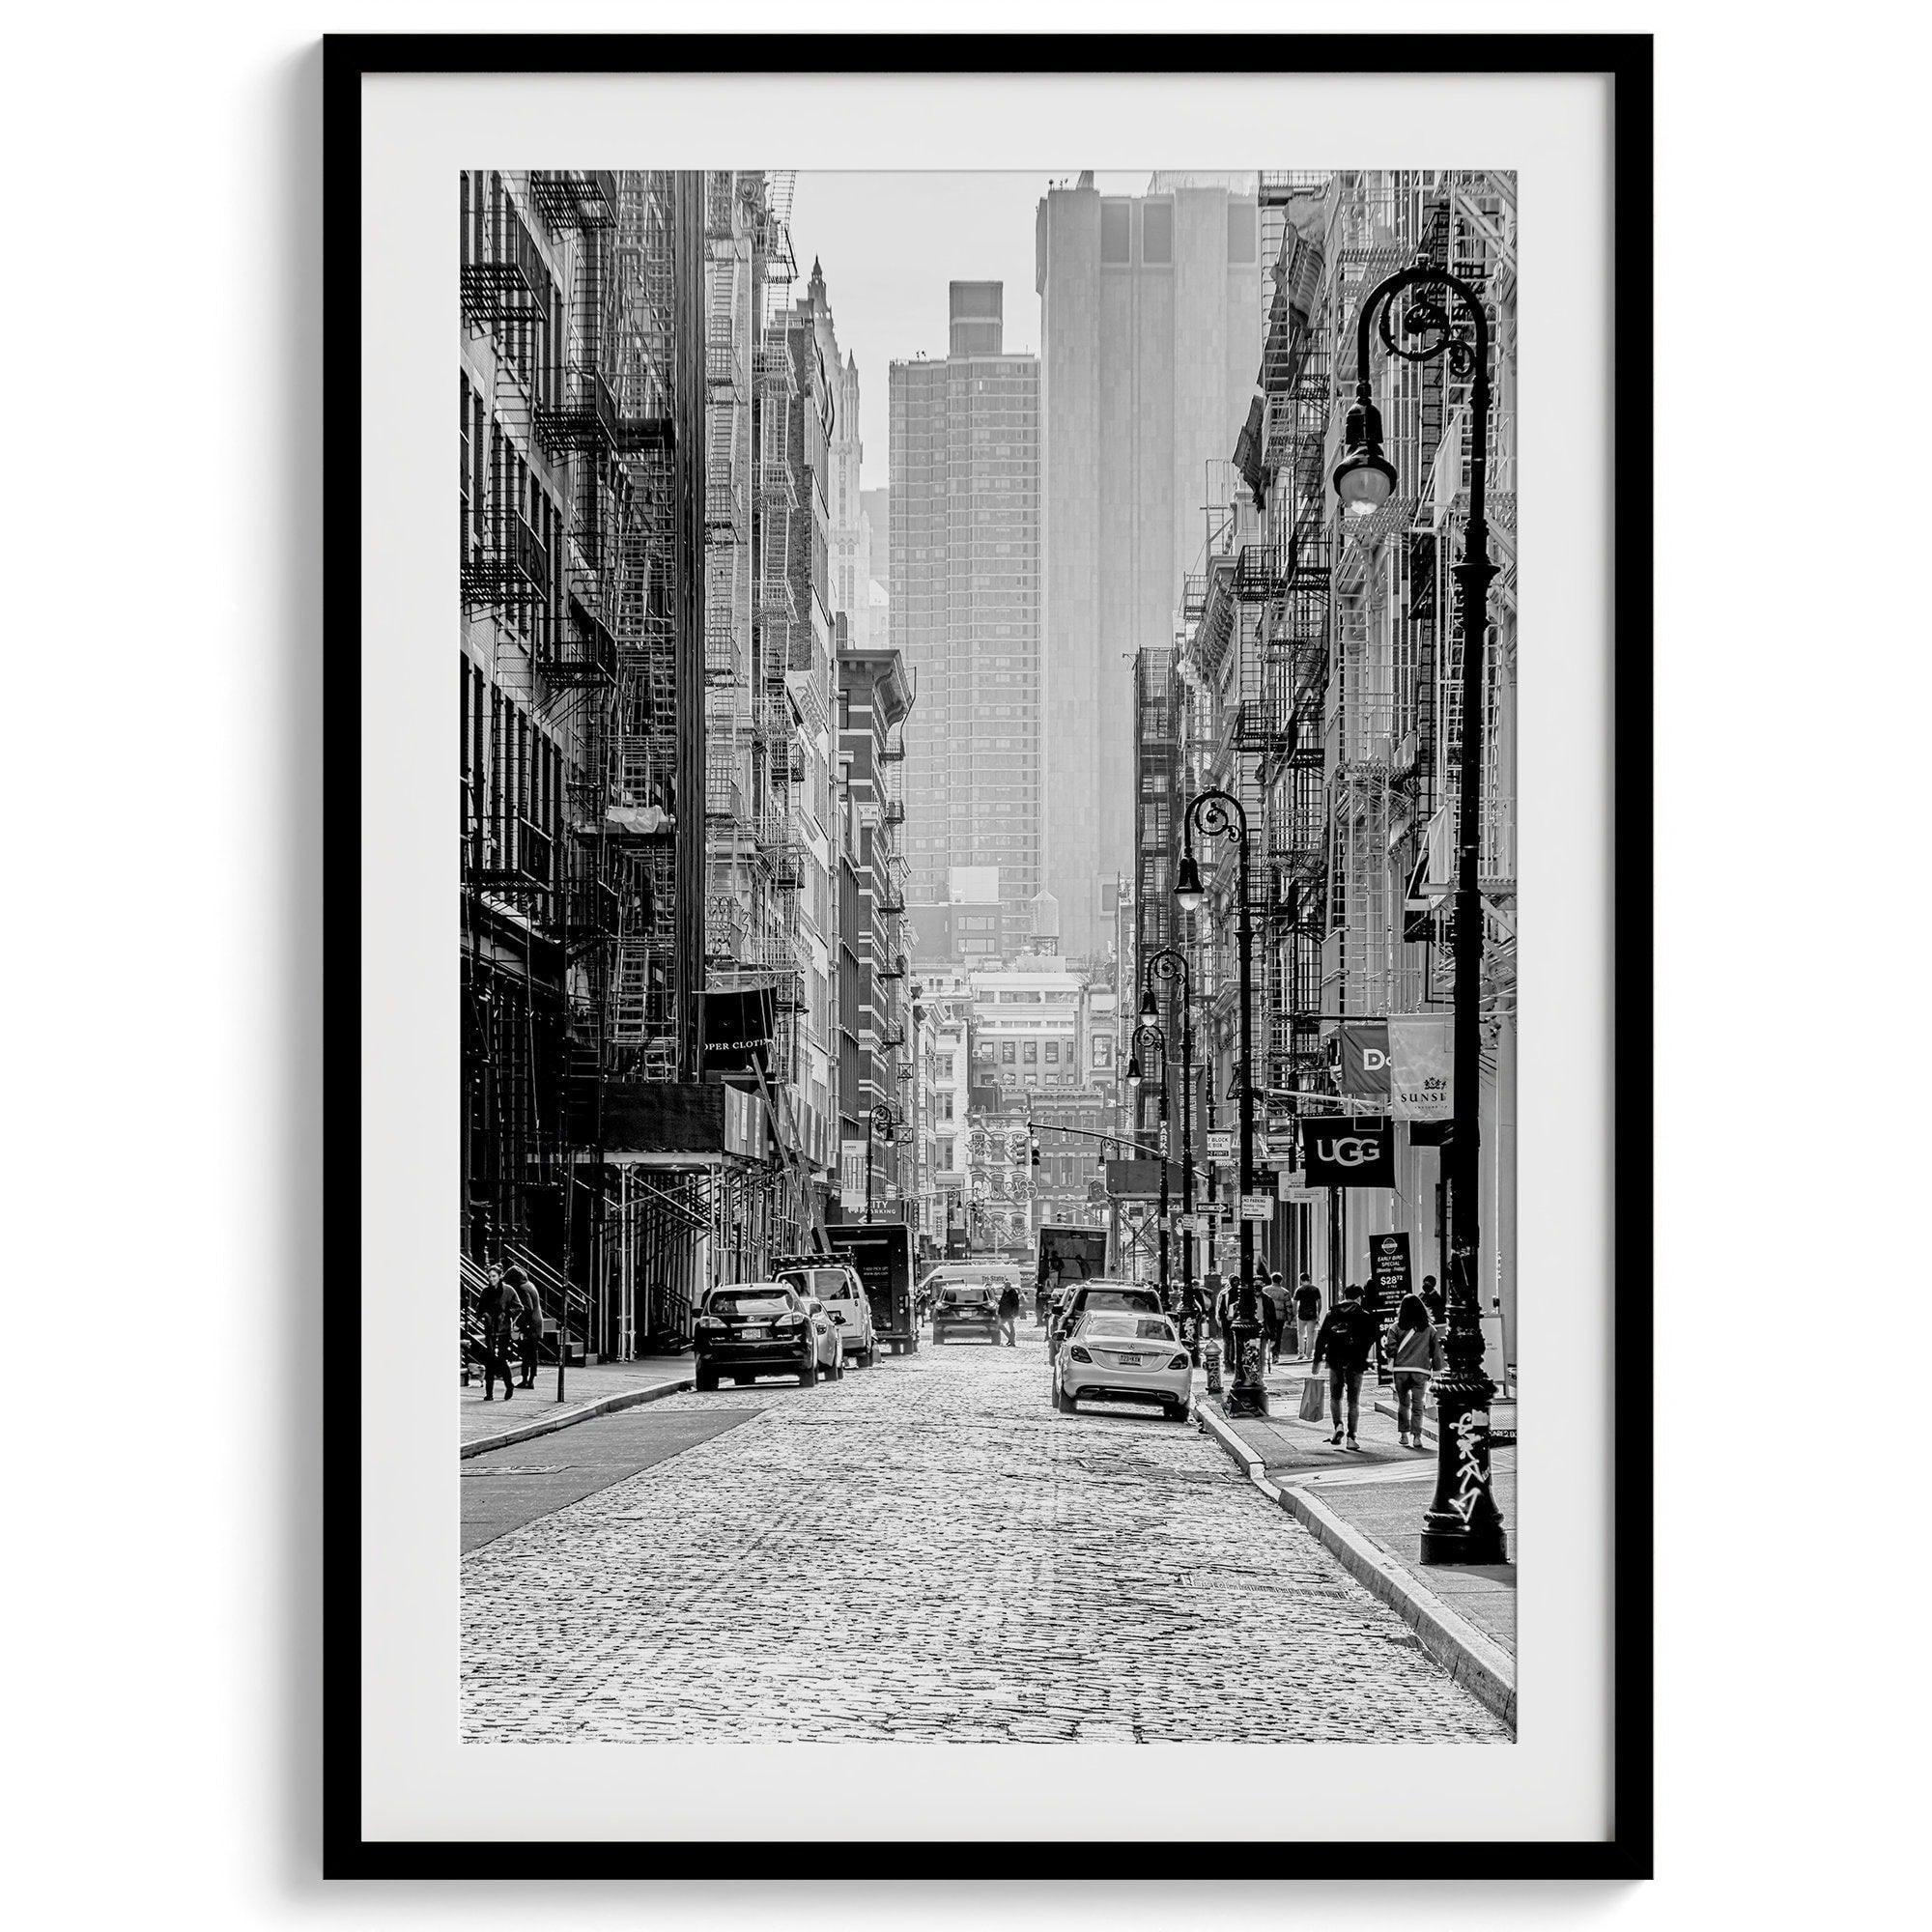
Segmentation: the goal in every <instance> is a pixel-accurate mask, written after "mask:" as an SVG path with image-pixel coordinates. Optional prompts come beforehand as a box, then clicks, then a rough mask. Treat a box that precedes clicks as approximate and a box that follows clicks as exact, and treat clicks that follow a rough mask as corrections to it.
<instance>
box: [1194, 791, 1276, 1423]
mask: <svg viewBox="0 0 1932 1932" xmlns="http://www.w3.org/2000/svg"><path fill="white" fill-rule="evenodd" d="M1180 829H1181V835H1182V838H1183V839H1184V840H1185V844H1184V847H1183V850H1182V853H1181V859H1180V869H1179V871H1178V872H1177V873H1176V875H1175V881H1174V902H1175V904H1176V905H1178V906H1179V908H1180V910H1181V911H1182V912H1184V913H1197V912H1199V911H1200V910H1201V908H1202V906H1203V905H1204V904H1205V903H1206V901H1207V897H1208V895H1207V892H1206V890H1205V889H1204V888H1203V886H1202V884H1201V868H1200V867H1199V866H1197V865H1196V864H1195V861H1194V835H1195V833H1196V832H1199V833H1200V834H1201V836H1202V837H1203V838H1232V839H1233V840H1234V841H1235V850H1236V863H1237V870H1236V879H1235V895H1236V901H1237V905H1238V920H1237V924H1236V937H1237V940H1238V942H1239V948H1240V969H1241V970H1240V991H1241V1065H1240V1095H1241V1112H1240V1122H1241V1137H1240V1138H1241V1145H1240V1170H1239V1177H1238V1180H1239V1188H1238V1192H1239V1196H1240V1209H1241V1300H1240V1313H1239V1316H1238V1318H1237V1319H1236V1322H1235V1378H1234V1380H1233V1381H1232V1382H1230V1383H1229V1385H1228V1395H1227V1408H1228V1413H1229V1414H1230V1415H1265V1414H1266V1413H1267V1412H1268V1401H1267V1384H1266V1383H1265V1382H1264V1381H1263V1379H1262V1357H1261V1345H1260V1336H1261V1332H1262V1321H1261V1308H1260V1305H1259V1303H1258V1302H1257V1301H1256V1299H1255V1224H1254V1223H1253V1222H1252V1221H1250V1220H1249V1219H1248V1204H1247V1196H1248V1195H1249V1194H1250V1193H1251V1192H1252V1191H1253V1189H1254V1184H1255V924H1254V916H1253V914H1252V912H1251V910H1250V908H1249V905H1248V814H1247V812H1246V810H1244V809H1243V807H1242V805H1241V801H1240V800H1239V799H1237V798H1236V796H1235V795H1234V793H1233V792H1231V791H1203V792H1196V793H1195V795H1194V796H1193V797H1192V798H1191V799H1189V800H1188V802H1187V810H1185V811H1184V812H1182V813H1181V817H1180Z"/></svg>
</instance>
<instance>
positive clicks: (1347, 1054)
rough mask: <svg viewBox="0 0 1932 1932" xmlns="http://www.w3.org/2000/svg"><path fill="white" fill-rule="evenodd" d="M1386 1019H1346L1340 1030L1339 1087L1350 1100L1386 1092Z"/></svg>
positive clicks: (1376, 1097)
mask: <svg viewBox="0 0 1932 1932" xmlns="http://www.w3.org/2000/svg"><path fill="white" fill-rule="evenodd" d="M1389 1024H1390V1023H1389V1022H1388V1021H1387V1020H1345V1021H1343V1023H1342V1032H1341V1049H1342V1065H1341V1073H1340V1080H1341V1091H1342V1093H1343V1094H1344V1095H1345V1096H1346V1097H1347V1098H1349V1099H1350V1100H1386V1099H1387V1098H1388V1096H1389Z"/></svg>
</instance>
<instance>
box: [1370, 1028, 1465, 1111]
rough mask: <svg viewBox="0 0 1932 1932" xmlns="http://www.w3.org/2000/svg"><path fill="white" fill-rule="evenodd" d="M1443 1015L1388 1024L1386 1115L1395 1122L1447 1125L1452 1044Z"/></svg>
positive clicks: (1452, 1084)
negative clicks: (1390, 1114)
mask: <svg viewBox="0 0 1932 1932" xmlns="http://www.w3.org/2000/svg"><path fill="white" fill-rule="evenodd" d="M1451 1024H1452V1023H1451V1021H1450V1020H1449V1018H1448V1016H1447V1015H1446V1014H1434V1013H1431V1014H1427V1015H1423V1014H1409V1015H1406V1016H1405V1017H1403V1018H1400V1019H1391V1020H1390V1021H1389V1023H1388V1040H1389V1080H1388V1089H1387V1092H1388V1096H1389V1111H1390V1112H1391V1113H1392V1114H1393V1115H1394V1116H1395V1118H1396V1119H1397V1120H1398V1121H1446V1120H1447V1119H1448V1118H1449V1116H1450V1114H1451V1113H1452V1112H1453V1111H1454V1104H1455V1082H1454V1080H1453V1079H1452V1077H1451V1076H1452V1074H1453V1071H1454V1068H1455V1064H1456V1062H1455V1052H1456V1049H1455V1041H1454V1039H1453V1037H1452V1035H1451Z"/></svg>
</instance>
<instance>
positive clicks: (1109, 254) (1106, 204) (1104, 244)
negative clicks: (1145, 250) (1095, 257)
mask: <svg viewBox="0 0 1932 1932" xmlns="http://www.w3.org/2000/svg"><path fill="white" fill-rule="evenodd" d="M1132 223H1133V203H1132V202H1130V201H1103V202H1102V203H1101V204H1100V259H1101V261H1102V262H1105V263H1108V264H1124V263H1126V262H1129V261H1131V260H1132V259H1133V229H1132Z"/></svg>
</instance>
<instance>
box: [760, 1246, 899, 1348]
mask: <svg viewBox="0 0 1932 1932" xmlns="http://www.w3.org/2000/svg"><path fill="white" fill-rule="evenodd" d="M772 1272H773V1274H775V1275H776V1276H777V1277H778V1278H779V1280H781V1281H783V1282H789V1283H790V1284H791V1286H792V1287H793V1288H795V1289H797V1290H798V1292H799V1293H801V1294H803V1295H805V1296H807V1297H808V1298H810V1297H811V1296H814V1295H815V1296H816V1297H817V1298H818V1299H819V1300H820V1301H822V1302H823V1303H824V1304H825V1312H826V1314H827V1315H829V1316H830V1317H831V1318H832V1325H833V1326H834V1327H835V1328H837V1329H838V1340H839V1344H840V1346H841V1347H842V1349H843V1350H844V1353H845V1356H846V1358H847V1359H848V1360H850V1361H856V1362H857V1363H858V1364H859V1365H860V1367H861V1368H867V1369H869V1368H870V1367H871V1366H872V1364H873V1363H874V1362H876V1361H877V1360H878V1359H879V1340H878V1331H877V1330H876V1329H875V1328H874V1327H873V1326H872V1303H871V1299H870V1297H869V1296H868V1295H867V1293H866V1284H865V1283H864V1282H862V1281H861V1280H860V1279H859V1270H858V1269H857V1268H855V1267H854V1266H853V1265H852V1264H851V1263H850V1262H846V1261H839V1260H838V1259H837V1258H836V1257H834V1256H829V1255H787V1256H785V1257H784V1258H783V1259H782V1260H781V1261H777V1262H774V1263H773V1264H772Z"/></svg>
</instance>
